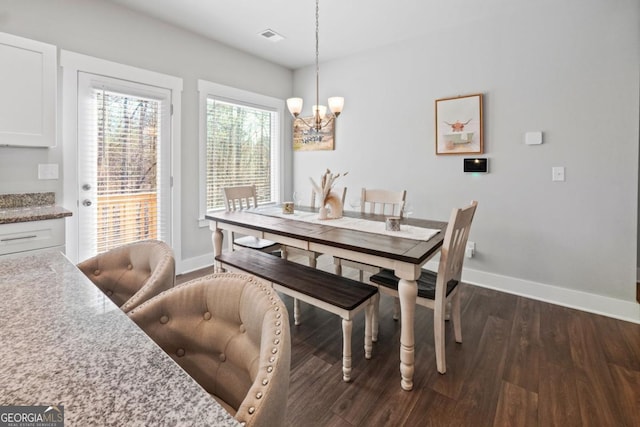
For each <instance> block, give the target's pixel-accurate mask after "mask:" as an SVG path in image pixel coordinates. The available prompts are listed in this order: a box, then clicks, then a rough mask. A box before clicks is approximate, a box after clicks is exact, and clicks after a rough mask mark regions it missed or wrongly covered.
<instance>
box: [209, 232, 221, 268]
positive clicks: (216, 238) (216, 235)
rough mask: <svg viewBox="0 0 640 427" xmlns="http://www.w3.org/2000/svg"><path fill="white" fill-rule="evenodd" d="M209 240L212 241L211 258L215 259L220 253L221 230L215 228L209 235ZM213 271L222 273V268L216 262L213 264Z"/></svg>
mask: <svg viewBox="0 0 640 427" xmlns="http://www.w3.org/2000/svg"><path fill="white" fill-rule="evenodd" d="M211 240H212V241H213V256H214V258H215V257H217V256H218V255H220V254H221V253H222V230H220V229H219V228H217V227H216V229H215V230H213V233H212V235H211ZM214 271H215V272H216V273H220V272H222V266H221V265H219V263H218V262H215V267H214Z"/></svg>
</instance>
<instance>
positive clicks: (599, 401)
mask: <svg viewBox="0 0 640 427" xmlns="http://www.w3.org/2000/svg"><path fill="white" fill-rule="evenodd" d="M324 258H325V257H321V258H320V260H319V264H318V265H319V266H320V267H321V268H323V269H326V270H328V271H332V264H331V259H324ZM303 262H304V261H303ZM346 271H347V268H345V272H346ZM210 272H211V269H205V270H201V271H198V272H194V273H189V274H186V275H183V276H178V283H182V282H184V281H187V280H190V279H192V278H195V277H198V276H200V275H202V274H207V273H210ZM349 273H350V274H349V275H351V276H354V275H355V271H353V270H351V271H350V272H349ZM461 286H462V288H461V292H462V293H461V296H462V338H463V342H462V344H457V343H455V341H454V340H453V330H452V327H451V325H449V324H448V325H447V345H446V357H447V373H446V374H444V375H440V374H438V373H437V371H436V366H435V355H434V346H433V319H432V312H431V311H430V310H427V309H425V308H423V307H416V370H415V375H414V389H413V391H410V392H406V391H403V390H402V389H401V388H400V371H399V356H398V354H399V340H400V324H399V322H396V321H393V319H392V316H391V315H392V309H393V301H392V299H391V298H388V297H384V296H383V297H382V301H381V306H380V333H379V338H378V342H377V343H374V348H373V358H372V359H371V360H365V358H364V350H363V337H364V319H363V315H362V314H360V315H359V316H358V317H357V318H356V320H355V321H354V327H353V372H352V382H351V383H344V382H343V381H342V361H341V346H342V329H341V324H340V319H339V318H338V317H337V316H334V315H331V314H328V313H326V312H324V311H322V310H319V309H316V308H314V307H311V306H308V305H305V304H304V303H303V304H301V306H302V310H301V312H302V324H301V325H299V326H293V323H292V320H293V319H290V320H291V325H292V326H291V335H292V358H291V383H290V391H289V406H288V410H287V425H289V426H340V427H348V426H402V425H407V426H545V427H546V426H600V427H603V426H616V427H617V426H640V325H638V324H634V323H630V322H624V321H619V320H615V319H612V318H608V317H604V316H599V315H595V314H590V313H586V312H582V311H578V310H573V309H569V308H565V307H560V306H557V305H552V304H547V303H544V302H540V301H535V300H531V299H527V298H523V297H519V296H515V295H511V294H506V293H502V292H497V291H493V290H488V289H484V288H480V287H475V286H470V285H461ZM283 300H284V301H285V303H286V305H287V308H288V309H289V311H290V313H292V312H293V305H292V300H291V299H290V298H288V297H286V296H283ZM291 317H292V316H291Z"/></svg>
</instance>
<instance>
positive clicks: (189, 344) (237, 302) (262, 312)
mask: <svg viewBox="0 0 640 427" xmlns="http://www.w3.org/2000/svg"><path fill="white" fill-rule="evenodd" d="M128 314H129V317H130V318H131V319H132V320H133V321H134V322H135V323H136V324H137V325H138V326H140V328H141V329H143V330H144V331H145V332H146V333H147V335H149V336H150V337H151V338H152V339H153V340H154V341H155V342H156V343H157V344H158V345H159V346H160V347H161V348H162V349H163V350H164V351H165V352H166V353H167V354H168V355H169V356H171V358H172V359H173V360H174V361H175V362H176V363H177V364H178V365H180V366H181V367H182V368H183V369H184V370H185V371H186V372H187V373H188V374H189V375H191V377H193V379H194V380H195V381H196V382H197V383H198V384H200V385H201V386H202V387H203V388H204V389H205V390H206V391H207V392H208V393H209V394H211V396H212V397H213V398H215V399H216V400H217V401H218V402H219V403H220V404H221V405H222V406H224V407H225V409H227V411H229V412H230V413H231V414H232V415H233V416H234V417H235V418H236V419H237V420H238V421H239V422H241V423H245V425H246V426H253V427H258V426H260V427H262V426H264V427H271V426H283V425H285V413H286V409H287V397H288V390H289V370H290V361H291V338H290V330H289V318H288V315H287V309H286V307H285V305H284V304H283V303H282V300H281V299H280V297H279V296H278V294H277V293H276V292H275V291H274V290H273V289H272V288H271V286H269V285H268V284H267V283H265V282H263V281H260V280H258V279H257V278H256V277H254V276H251V275H249V274H240V273H218V274H212V275H209V276H205V277H202V278H199V279H195V280H192V281H190V282H187V283H184V284H182V285H178V286H176V287H174V288H173V289H171V290H169V291H167V292H164V293H162V294H161V295H158V296H156V297H155V298H152V299H151V300H149V301H147V302H146V303H144V304H142V305H140V306H138V307H136V308H135V309H134V310H132V311H130V312H129V313H128Z"/></svg>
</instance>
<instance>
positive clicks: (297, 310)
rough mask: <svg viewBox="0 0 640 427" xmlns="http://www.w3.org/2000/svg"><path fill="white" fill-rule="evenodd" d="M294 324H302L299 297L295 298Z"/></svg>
mask: <svg viewBox="0 0 640 427" xmlns="http://www.w3.org/2000/svg"><path fill="white" fill-rule="evenodd" d="M293 324H294V325H296V326H298V325H299V324H300V300H299V299H298V298H294V299H293Z"/></svg>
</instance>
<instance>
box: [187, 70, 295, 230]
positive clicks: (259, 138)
mask: <svg viewBox="0 0 640 427" xmlns="http://www.w3.org/2000/svg"><path fill="white" fill-rule="evenodd" d="M198 89H199V91H200V126H201V128H200V131H201V135H200V156H201V158H200V167H201V171H200V178H201V194H200V200H201V201H200V205H201V208H200V219H203V218H204V215H205V213H206V212H207V211H212V210H220V209H224V200H223V197H222V188H223V187H231V186H237V185H248V184H255V186H256V189H257V192H258V203H272V202H275V201H276V200H278V199H279V197H278V196H279V194H280V183H281V179H280V171H281V163H282V162H281V159H280V154H281V149H280V145H281V143H280V141H281V138H280V128H281V123H280V121H281V120H282V111H283V106H284V103H283V101H282V100H279V99H275V98H270V97H266V96H262V95H257V94H253V93H249V92H246V91H241V90H239V89H234V88H230V87H227V86H221V85H217V84H214V83H209V82H205V81H202V80H200V81H199V82H198Z"/></svg>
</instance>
